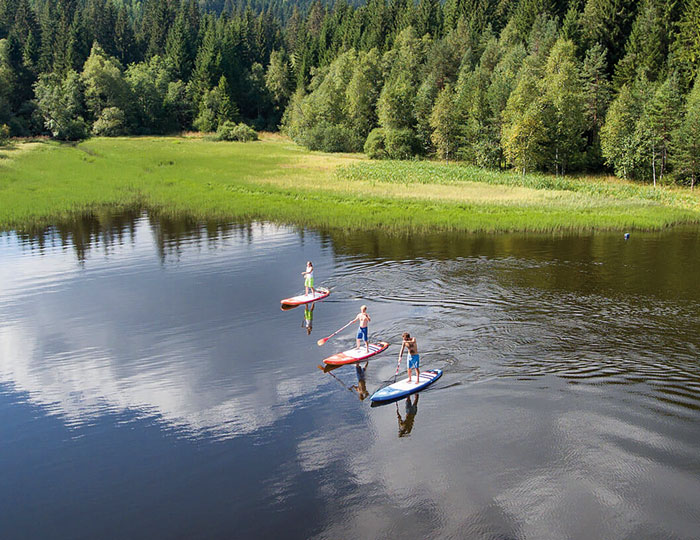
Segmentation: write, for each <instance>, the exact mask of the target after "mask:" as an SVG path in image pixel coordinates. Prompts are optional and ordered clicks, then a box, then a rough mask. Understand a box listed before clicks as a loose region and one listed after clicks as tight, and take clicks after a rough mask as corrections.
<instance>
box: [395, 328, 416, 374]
mask: <svg viewBox="0 0 700 540" xmlns="http://www.w3.org/2000/svg"><path fill="white" fill-rule="evenodd" d="M401 337H402V338H403V342H402V343H401V350H400V351H399V362H400V361H401V357H402V356H403V351H404V349H408V361H407V364H408V382H411V371H412V370H414V369H415V370H416V384H418V383H419V382H420V355H419V354H418V343H416V338H414V337H413V338H412V337H411V334H409V333H408V332H404V333H403V335H402V336H401Z"/></svg>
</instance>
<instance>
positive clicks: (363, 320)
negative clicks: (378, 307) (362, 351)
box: [352, 306, 372, 352]
mask: <svg viewBox="0 0 700 540" xmlns="http://www.w3.org/2000/svg"><path fill="white" fill-rule="evenodd" d="M371 320H372V319H371V318H370V316H369V315H368V313H367V306H362V307H361V308H360V312H359V313H358V314H357V317H355V318H354V319H353V321H352V322H355V321H359V322H360V327H359V328H358V329H357V348H358V349H359V348H360V346H361V344H362V342H363V341H364V342H365V348H366V349H367V352H369V338H368V337H367V336H368V333H367V332H368V328H367V327H368V325H369V322H370V321H371Z"/></svg>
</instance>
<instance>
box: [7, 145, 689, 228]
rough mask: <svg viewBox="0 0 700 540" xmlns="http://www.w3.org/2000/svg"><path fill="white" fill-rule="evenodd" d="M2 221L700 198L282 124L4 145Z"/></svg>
mask: <svg viewBox="0 0 700 540" xmlns="http://www.w3.org/2000/svg"><path fill="white" fill-rule="evenodd" d="M0 154H1V155H2V157H3V158H4V159H0V201H2V204H0V230H2V231H9V230H19V229H28V228H37V227H45V226H48V225H50V224H53V223H55V222H57V221H61V220H64V219H70V218H71V217H73V216H79V215H83V214H86V213H99V212H100V211H104V209H109V210H110V211H112V210H118V209H120V208H123V209H126V208H141V209H144V210H147V211H149V212H151V213H154V214H160V215H165V216H172V217H188V218H191V219H194V220H201V221H210V220H254V221H274V222H277V223H280V224H287V225H297V226H304V227H318V228H327V229H345V230H367V229H368V228H375V229H380V230H384V231H388V232H396V233H400V232H438V231H448V232H449V231H461V232H485V233H498V232H538V233H547V232H568V231H570V232H583V231H614V230H623V229H625V230H659V229H663V228H667V227H670V226H674V225H686V224H697V223H700V196H698V195H696V193H695V192H691V191H690V190H687V189H682V188H666V187H659V188H651V186H646V185H643V184H634V183H631V182H625V181H622V180H619V179H615V178H613V179H601V178H590V179H589V178H585V177H584V178H580V177H564V178H561V177H555V176H550V175H540V174H537V175H525V176H522V175H520V174H518V173H512V172H501V171H490V170H481V169H478V168H475V167H471V166H468V165H463V164H455V163H450V164H445V163H440V162H435V161H402V162H395V161H370V160H368V159H367V158H365V157H364V156H363V155H360V154H324V153H321V152H311V151H307V150H305V149H304V148H302V147H300V146H297V145H296V144H294V143H293V142H291V141H289V140H288V139H286V138H284V137H283V136H280V135H276V134H264V135H263V137H262V140H261V141H258V142H250V143H225V142H213V141H208V140H206V139H204V138H202V137H191V136H190V137H120V138H94V139H89V140H87V141H84V142H82V143H80V144H77V145H68V144H58V143H55V142H37V141H34V142H30V143H16V144H15V145H14V148H11V149H9V150H8V149H7V148H6V149H0Z"/></svg>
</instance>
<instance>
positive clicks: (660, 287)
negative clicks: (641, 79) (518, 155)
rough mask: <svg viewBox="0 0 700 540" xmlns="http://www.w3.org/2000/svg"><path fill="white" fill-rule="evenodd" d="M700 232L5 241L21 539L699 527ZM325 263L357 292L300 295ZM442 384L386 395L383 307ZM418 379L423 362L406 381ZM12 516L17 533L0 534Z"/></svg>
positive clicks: (114, 225) (250, 229) (3, 323)
mask: <svg viewBox="0 0 700 540" xmlns="http://www.w3.org/2000/svg"><path fill="white" fill-rule="evenodd" d="M699 257H700V239H699V234H698V231H697V230H692V229H688V230H680V231H678V230H676V231H674V232H668V233H660V234H633V236H632V238H631V239H630V241H629V242H627V243H626V242H624V241H623V240H622V238H621V235H618V234H616V235H613V234H610V235H593V236H584V237H576V236H573V237H537V236H529V237H528V236H519V235H499V236H449V235H434V236H422V237H412V238H397V237H385V236H382V235H377V234H370V233H367V234H361V235H342V234H339V233H333V234H325V233H317V232H310V231H299V230H296V229H292V228H286V227H279V226H276V225H272V224H253V225H228V226H223V225H218V224H208V225H204V226H201V225H197V224H193V223H188V222H186V221H166V220H158V219H156V218H155V217H152V216H150V217H149V216H147V215H141V214H135V215H125V216H108V218H104V217H103V221H102V222H100V221H99V220H96V219H86V220H83V221H81V222H79V223H76V224H72V225H65V226H64V227H62V228H57V229H54V230H52V231H49V232H48V233H47V234H23V233H20V234H14V233H13V234H6V235H4V236H2V237H0V260H2V264H1V265H0V283H2V286H1V288H0V417H1V418H0V420H1V422H0V425H1V426H2V428H1V429H2V431H0V441H2V442H0V455H1V456H3V458H2V460H3V470H4V471H5V474H4V476H5V479H6V482H5V483H4V486H2V487H0V524H1V525H0V533H4V534H2V536H3V537H26V538H30V537H37V536H47V535H51V536H54V537H60V538H68V537H71V538H74V537H91V536H92V537H94V536H95V535H97V536H105V535H109V536H132V537H147V536H149V537H152V536H154V535H155V536H159V537H172V536H189V537H216V536H221V537H231V536H239V537H244V536H247V537H251V536H255V537H261V536H265V535H284V536H289V537H299V538H308V537H313V536H320V537H330V538H345V537H350V536H355V537H363V538H364V537H382V536H386V537H389V536H391V537H394V536H397V535H399V534H401V535H406V536H408V537H413V538H423V537H427V536H442V537H444V536H450V535H452V536H458V537H470V538H494V537H502V538H563V537H568V538H592V537H610V538H611V537H634V538H657V537H677V538H692V537H693V536H694V535H695V534H696V531H697V530H698V527H699V526H700V513H699V512H698V510H697V509H698V508H700V504H699V503H700V457H698V456H699V453H698V442H699V440H700V437H699V435H700V434H699V433H698V429H697V420H698V407H699V406H700V369H698V365H697V357H698V351H699V350H700V338H698V336H697V329H698V326H697V314H698V313H699V312H700V310H699V309H698V308H699V307H700V295H699V293H698V288H697V267H696V262H697V260H698V258H699ZM309 259H311V260H313V261H314V266H315V274H316V281H317V283H318V284H322V285H324V286H328V287H330V288H331V289H332V290H333V294H332V295H331V296H330V297H329V298H328V299H327V300H325V301H324V302H322V303H319V304H317V306H316V308H315V310H314V319H313V331H312V332H311V334H310V335H307V331H306V329H305V327H304V311H303V308H298V309H295V310H291V311H287V312H285V311H281V310H280V309H279V299H280V298H284V297H286V296H290V295H291V294H294V293H296V292H297V291H299V290H300V289H301V285H302V280H301V276H300V272H301V271H302V270H303V269H304V264H305V261H306V260H309ZM362 303H365V304H367V305H368V306H369V312H370V314H371V315H372V324H371V325H370V334H371V336H374V338H375V339H380V338H381V339H385V340H388V341H390V342H391V343H393V346H392V347H391V348H390V349H389V350H388V351H387V352H385V353H384V354H383V355H381V356H379V357H377V358H376V359H373V360H372V361H370V363H369V366H368V368H367V373H366V388H367V391H368V392H369V393H371V392H373V391H374V390H376V389H377V388H379V387H381V386H382V385H383V384H385V382H386V381H391V380H393V376H394V372H395V369H396V354H397V352H398V346H397V343H398V338H399V336H400V334H401V332H403V331H404V330H408V331H410V332H411V333H412V334H414V335H416V336H417V337H418V341H419V347H420V350H421V356H422V367H425V368H431V367H440V368H442V369H444V370H445V375H444V376H443V378H442V379H441V380H440V381H439V382H438V383H436V385H435V387H434V388H433V389H431V390H430V391H428V392H425V393H423V394H421V397H420V398H419V403H418V404H417V405H416V406H413V403H411V404H410V405H408V406H407V404H406V402H405V400H402V401H400V402H398V403H396V404H391V405H388V406H384V407H377V408H370V407H369V403H368V400H364V401H362V400H360V399H358V397H360V396H359V394H360V392H358V391H357V390H358V389H357V386H358V378H357V375H356V373H355V368H354V367H353V366H346V367H343V368H340V369H337V370H334V371H332V372H330V373H325V374H324V373H323V372H322V371H321V370H319V369H318V368H317V366H318V365H319V364H320V363H321V360H322V359H323V358H324V357H325V356H328V355H330V354H332V353H334V352H338V351H340V350H342V349H344V348H348V347H350V346H352V345H353V344H354V330H352V329H348V330H347V331H345V332H343V333H341V334H340V335H339V336H338V337H337V338H334V339H332V340H330V341H329V342H328V343H327V344H326V345H325V346H323V347H321V348H319V347H317V346H316V344H315V342H316V340H317V339H319V338H320V337H324V336H327V335H328V334H330V333H331V332H333V331H334V330H336V329H337V328H339V327H341V326H342V325H343V324H345V323H346V322H347V321H348V320H350V319H351V318H352V317H354V315H355V314H356V313H357V310H358V309H359V306H360V304H362ZM402 374H403V371H402ZM3 529H4V530H3Z"/></svg>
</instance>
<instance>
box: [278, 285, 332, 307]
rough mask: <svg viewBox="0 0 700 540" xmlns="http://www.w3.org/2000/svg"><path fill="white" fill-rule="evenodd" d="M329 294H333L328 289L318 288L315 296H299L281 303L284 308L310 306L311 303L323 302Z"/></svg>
mask: <svg viewBox="0 0 700 540" xmlns="http://www.w3.org/2000/svg"><path fill="white" fill-rule="evenodd" d="M329 294H331V291H329V290H328V289H324V288H323V287H318V288H317V289H316V292H315V293H314V294H300V295H299V296H292V297H291V298H285V299H284V300H281V301H280V303H281V304H282V306H301V305H302V304H310V303H311V302H316V301H318V300H323V299H324V298H325V297H326V296H328V295H329Z"/></svg>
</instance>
